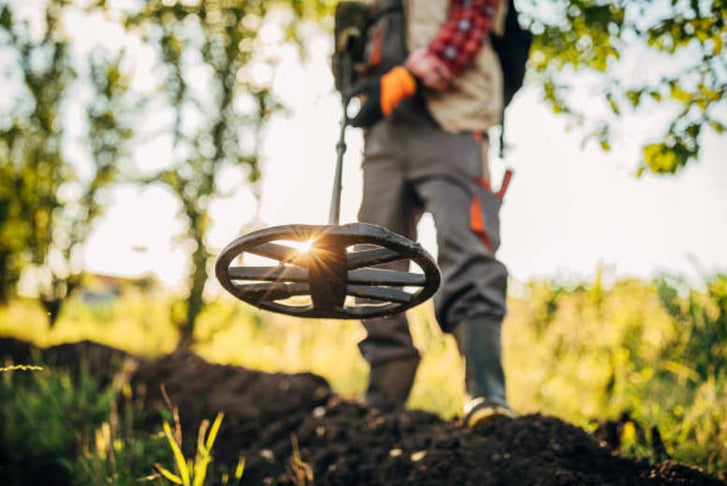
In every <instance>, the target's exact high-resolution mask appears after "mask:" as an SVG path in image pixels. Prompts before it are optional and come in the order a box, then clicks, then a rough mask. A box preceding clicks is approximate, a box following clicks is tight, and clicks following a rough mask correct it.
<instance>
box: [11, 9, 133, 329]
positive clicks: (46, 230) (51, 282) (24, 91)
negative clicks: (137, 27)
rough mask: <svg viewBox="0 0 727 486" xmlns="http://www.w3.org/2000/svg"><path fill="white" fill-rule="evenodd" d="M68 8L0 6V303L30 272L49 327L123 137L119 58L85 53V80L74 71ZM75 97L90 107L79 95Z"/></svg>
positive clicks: (73, 277) (73, 279) (74, 273)
mask: <svg viewBox="0 0 727 486" xmlns="http://www.w3.org/2000/svg"><path fill="white" fill-rule="evenodd" d="M68 5H69V4H68V3H67V2H52V1H51V2H44V3H42V6H41V4H39V8H40V9H41V11H40V12H39V13H40V14H41V18H42V21H40V22H38V21H37V19H35V21H33V20H32V19H30V20H28V19H25V18H16V9H15V8H13V7H11V6H10V5H9V4H6V3H4V4H3V5H2V6H1V7H0V19H1V20H2V21H1V22H0V39H1V40H2V51H3V54H4V57H3V64H4V66H3V67H4V69H6V70H8V71H9V72H12V73H13V76H12V77H10V78H9V79H8V80H7V81H5V89H6V90H7V92H8V93H10V94H11V97H9V99H8V105H7V106H8V109H7V110H4V112H3V113H2V114H0V264H1V265H2V269H3V270H6V271H7V274H6V272H5V271H3V272H2V273H3V278H2V280H1V281H0V286H1V287H2V289H0V298H2V297H4V298H7V297H8V295H10V293H11V290H12V288H13V286H14V285H15V283H16V282H17V280H18V278H19V275H20V271H21V270H23V269H24V270H26V271H29V272H32V273H33V275H34V277H35V281H36V282H37V288H36V289H35V291H36V292H37V294H38V295H39V297H40V300H41V302H42V303H43V305H44V306H45V308H46V311H47V313H48V316H49V320H50V323H51V324H53V323H54V322H55V319H56V318H57V317H58V314H59V313H60V309H61V306H62V303H63V301H64V299H65V298H66V297H67V296H68V295H70V294H71V292H72V291H73V289H74V288H75V286H76V284H77V280H78V274H79V272H80V270H81V268H80V264H81V261H80V256H81V255H80V254H79V251H80V249H81V245H82V244H83V242H84V241H85V239H86V238H87V236H88V234H89V232H90V230H91V228H92V224H93V222H94V220H95V219H96V218H97V217H98V216H99V215H100V214H101V212H102V209H103V204H102V200H101V198H102V196H103V192H104V190H105V189H106V188H108V187H109V186H110V185H111V184H112V183H113V182H114V181H115V179H116V172H117V169H118V168H117V165H118V163H119V161H120V160H121V159H122V157H123V156H124V154H125V146H124V143H123V142H124V141H126V140H127V139H128V138H129V137H130V135H131V131H130V128H129V126H128V124H127V123H128V120H124V119H123V118H122V115H123V110H124V107H125V106H126V105H125V103H124V102H123V95H124V93H125V92H126V89H127V84H126V83H127V81H126V79H125V77H124V76H123V75H121V73H120V71H119V66H118V59H111V58H109V57H108V56H106V55H104V54H103V53H100V52H96V53H93V54H92V55H91V57H90V58H89V59H88V60H87V62H88V65H89V66H90V69H89V72H85V70H84V69H83V66H79V65H78V62H74V60H73V58H74V53H73V49H72V44H71V40H70V37H69V35H68V31H67V29H65V28H64V26H63V21H64V17H63V16H64V14H65V12H66V9H67V8H69V7H68ZM82 90H86V92H89V93H91V96H90V101H88V102H86V101H85V100H84V98H83V97H79V96H78V93H79V91H82ZM76 108H80V109H81V110H84V109H85V111H86V113H85V115H86V116H85V119H84V118H83V117H81V118H80V119H79V120H74V123H68V119H69V116H70V115H69V114H70V113H72V112H73V110H74V109H76ZM79 121H80V122H81V123H80V124H79V123H78V122H79ZM78 125H80V127H83V126H84V125H85V128H86V130H85V131H84V130H82V129H81V130H80V131H79V129H78V128H79V126H78ZM84 144H86V145H87V146H88V147H89V150H88V151H86V152H85V153H84V151H83V150H81V151H80V153H82V154H83V155H84V156H85V157H87V158H88V159H89V160H88V161H86V160H83V158H79V157H72V156H71V155H69V146H73V147H74V148H78V146H79V145H80V146H83V145H84ZM76 153H78V152H76ZM84 162H88V165H89V167H84Z"/></svg>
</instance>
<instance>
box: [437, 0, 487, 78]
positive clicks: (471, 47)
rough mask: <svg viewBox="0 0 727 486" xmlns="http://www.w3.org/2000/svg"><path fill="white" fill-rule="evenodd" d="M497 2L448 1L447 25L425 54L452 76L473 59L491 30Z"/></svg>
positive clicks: (445, 24)
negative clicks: (434, 57) (431, 55)
mask: <svg viewBox="0 0 727 486" xmlns="http://www.w3.org/2000/svg"><path fill="white" fill-rule="evenodd" d="M499 6H500V0H452V5H451V7H450V11H449V17H448V18H447V21H446V22H445V23H444V24H443V25H442V27H441V28H440V29H439V33H438V34H437V37H435V39H434V40H433V41H432V42H431V43H430V44H429V47H428V49H429V51H430V52H431V53H432V54H434V55H435V56H437V57H438V58H439V59H440V60H442V62H444V63H445V64H446V65H447V67H448V68H449V69H450V70H451V71H452V72H453V73H454V74H455V75H457V74H459V73H461V72H462V71H463V70H464V68H465V67H467V66H468V65H469V63H470V62H471V61H472V59H474V57H475V55H476V54H477V52H478V51H479V50H480V48H481V47H482V44H483V43H484V41H485V38H486V37H487V35H488V34H489V33H490V31H491V30H492V24H493V22H494V18H495V15H496V13H497V9H498V8H499Z"/></svg>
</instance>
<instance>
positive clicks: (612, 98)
mask: <svg viewBox="0 0 727 486" xmlns="http://www.w3.org/2000/svg"><path fill="white" fill-rule="evenodd" d="M530 4H531V5H530V6H529V8H523V9H522V10H524V11H527V12H528V13H529V15H530V16H531V19H530V26H531V28H532V29H533V30H534V32H535V33H536V34H537V35H536V38H535V41H534V45H533V49H532V51H531V67H532V68H533V71H534V73H533V74H534V78H535V81H536V82H537V83H538V84H540V85H541V86H542V87H543V99H544V100H545V101H546V102H548V103H549V104H550V105H551V106H552V108H553V110H554V112H555V113H560V114H566V115H568V116H570V117H574V118H575V119H576V121H577V122H578V124H584V121H585V120H588V119H590V120H591V121H593V122H594V124H595V126H596V128H595V129H593V132H592V133H591V134H590V136H591V137H593V138H595V139H596V140H597V141H598V142H599V144H600V145H601V147H602V148H603V149H604V150H609V149H610V147H611V145H612V144H611V140H610V138H611V136H610V134H611V132H612V130H610V127H611V126H612V125H614V124H615V123H616V120H608V119H604V120H600V121H598V120H593V118H594V115H593V113H592V106H578V105H576V103H577V102H576V101H574V99H572V98H571V97H570V93H571V88H572V86H573V85H574V84H576V81H575V80H576V79H577V78H582V77H583V76H584V75H587V74H590V75H593V74H595V79H598V80H599V91H600V92H601V93H603V94H604V98H603V101H604V102H605V105H606V106H607V107H608V108H610V110H611V112H612V114H613V115H615V117H616V118H618V117H621V116H623V115H624V114H625V108H627V107H630V108H632V109H635V110H639V109H643V111H648V110H650V109H652V108H653V106H654V105H655V104H664V105H669V106H670V107H672V108H673V109H674V113H673V114H672V115H667V116H673V118H671V121H670V123H669V124H668V127H667V128H666V131H665V133H664V134H663V135H662V136H661V139H660V140H656V141H652V142H646V143H645V144H644V147H643V151H642V163H641V166H640V167H639V169H638V174H642V173H643V172H644V171H647V170H648V171H650V172H652V173H655V174H675V173H677V172H679V171H680V170H681V169H683V168H684V167H685V166H686V165H688V164H689V163H691V162H694V161H696V160H697V159H698V157H699V153H700V149H701V137H702V133H703V130H702V128H703V127H709V128H710V129H712V130H713V131H714V132H716V133H717V134H722V133H723V132H724V127H725V123H727V120H726V119H725V118H724V108H725V100H724V98H723V95H724V93H725V91H726V90H727V61H725V59H727V58H726V57H725V56H724V55H723V47H724V43H725V41H726V40H727V27H726V26H725V22H724V18H725V16H727V6H726V5H725V4H724V2H723V1H721V0H712V1H707V2H693V1H687V0H674V1H671V2H652V1H649V0H640V1H637V2H633V1H625V0H620V1H616V2H601V1H594V0H578V1H568V2H547V3H543V2H532V1H531V2H530ZM642 50H643V51H646V54H644V53H641V51H642ZM636 52H640V54H636ZM635 55H638V56H639V61H640V62H643V64H642V65H643V66H644V69H648V68H651V70H653V72H648V75H644V73H635V74H636V75H633V76H630V77H626V76H625V75H624V73H623V70H621V71H619V69H618V68H619V62H620V61H621V60H623V59H624V58H625V57H628V56H635ZM645 56H649V57H650V58H651V60H650V61H649V60H647V58H646V57H645ZM660 71H661V72H660Z"/></svg>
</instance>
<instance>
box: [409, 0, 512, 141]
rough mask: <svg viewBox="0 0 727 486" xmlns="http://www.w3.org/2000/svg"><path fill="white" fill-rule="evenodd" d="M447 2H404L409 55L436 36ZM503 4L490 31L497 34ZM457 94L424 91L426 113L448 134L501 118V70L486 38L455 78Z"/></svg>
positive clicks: (482, 126)
mask: <svg viewBox="0 0 727 486" xmlns="http://www.w3.org/2000/svg"><path fill="white" fill-rule="evenodd" d="M449 5H450V2H449V0H405V1H404V8H405V9H406V10H405V13H406V19H407V44H408V48H409V52H413V51H414V50H415V49H417V48H419V47H422V46H426V45H427V44H429V42H431V41H432V39H434V37H436V35H437V32H438V31H439V28H440V27H441V25H442V24H443V23H444V22H445V21H446V20H447V16H448V14H449ZM506 9H507V4H506V3H505V1H504V0H503V1H501V2H500V8H499V11H498V12H497V15H496V17H495V26H494V28H493V29H494V31H495V33H497V34H501V33H502V32H503V30H504V25H505V13H506ZM457 81H458V83H459V84H460V86H461V89H460V90H458V91H452V90H449V91H443V92H435V91H431V90H427V91H426V92H425V99H426V102H427V107H428V108H429V112H430V113H431V114H432V116H433V117H434V119H435V120H436V121H437V122H438V123H439V125H440V126H441V127H442V128H443V129H444V130H446V131H448V132H453V133H456V132H461V131H479V130H487V129H489V128H490V127H491V126H493V125H496V124H498V123H500V121H501V117H502V103H503V101H502V82H503V81H502V70H501V68H500V62H499V61H498V59H497V54H495V51H494V50H493V49H492V46H491V45H490V41H489V39H485V43H484V44H483V46H482V48H481V49H480V52H479V53H478V55H477V56H476V57H475V59H474V61H473V63H472V64H471V65H470V66H468V67H467V68H466V69H465V70H464V71H463V72H462V73H461V74H460V75H459V76H458V77H457Z"/></svg>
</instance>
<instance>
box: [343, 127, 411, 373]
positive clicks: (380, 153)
mask: <svg viewBox="0 0 727 486" xmlns="http://www.w3.org/2000/svg"><path fill="white" fill-rule="evenodd" d="M392 128H393V127H390V126H389V124H388V123H380V124H378V125H376V126H375V127H373V128H371V129H370V130H369V132H368V133H367V136H366V152H365V154H364V172H363V200H362V203H361V208H360V210H359V215H358V220H359V221H360V222H362V223H371V224H378V225H381V226H384V227H385V228H387V229H389V230H391V231H394V232H395V233H398V234H400V235H402V236H405V237H407V238H409V239H412V240H414V239H416V224H417V222H418V220H419V218H420V217H421V214H422V209H421V204H420V202H419V201H418V198H417V197H416V195H415V193H414V192H413V190H412V188H411V186H410V185H409V184H408V183H407V182H406V179H405V172H404V167H403V164H401V158H400V156H399V155H400V154H398V153H397V151H398V147H399V144H398V143H396V141H395V140H392V137H393V136H394V134H393V133H391V132H392ZM382 267H384V268H389V269H393V270H403V271H408V261H406V260H404V261H396V262H392V263H390V264H386V265H382ZM362 323H363V326H364V328H365V329H366V337H365V338H364V339H363V340H362V341H361V342H360V343H359V349H360V351H361V354H362V355H363V357H364V359H365V360H366V361H368V362H369V364H371V365H375V364H379V363H384V362H387V361H393V360H398V359H404V358H408V357H411V356H418V354H419V353H418V351H417V349H416V348H415V347H414V343H413V341H412V338H411V333H410V331H409V323H408V321H407V318H406V314H405V313H403V312H402V313H400V314H396V315H394V316H389V317H384V318H376V319H365V320H363V321H362Z"/></svg>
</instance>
